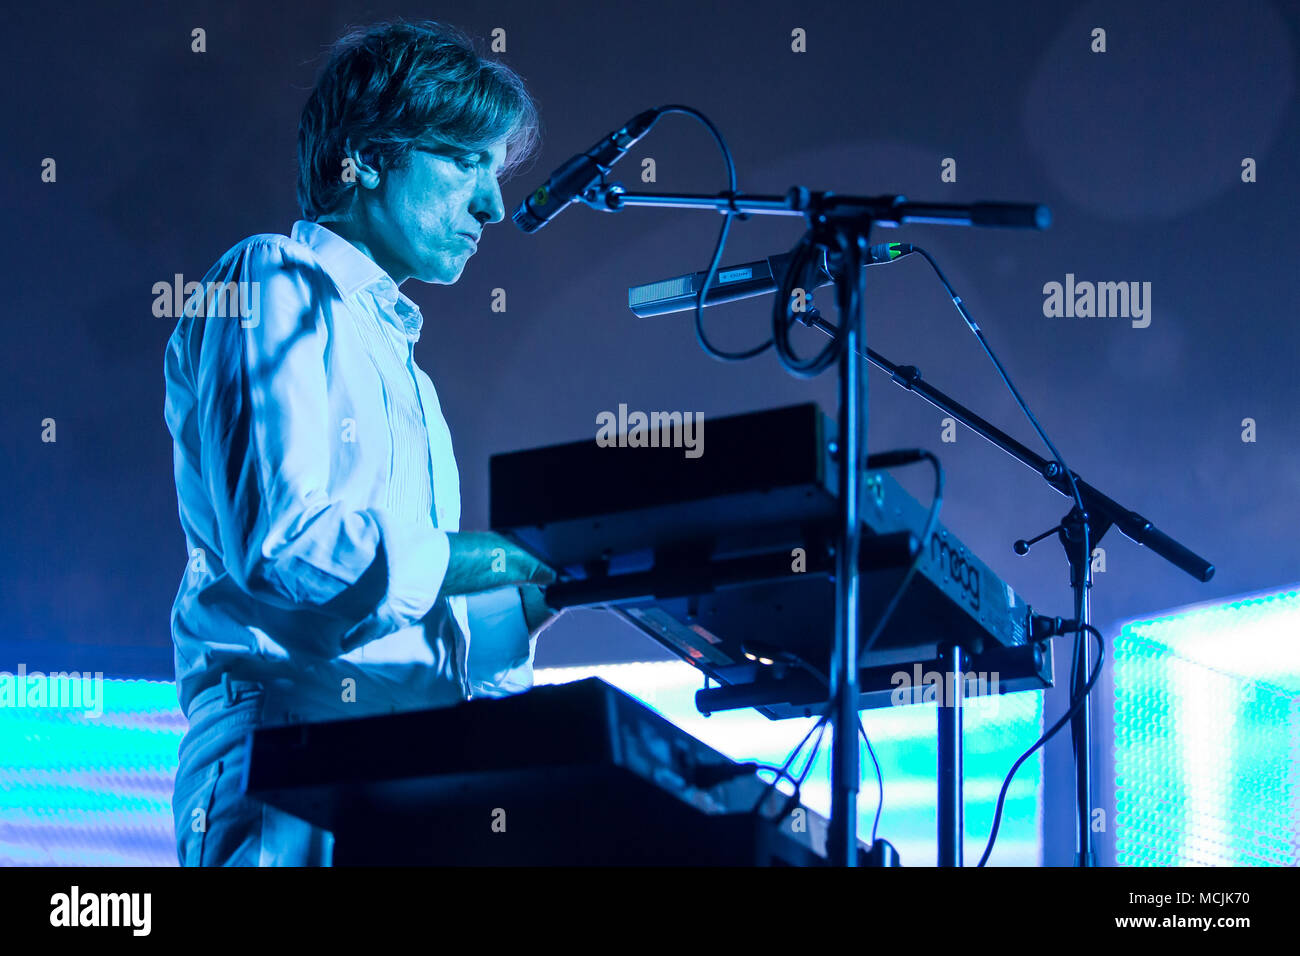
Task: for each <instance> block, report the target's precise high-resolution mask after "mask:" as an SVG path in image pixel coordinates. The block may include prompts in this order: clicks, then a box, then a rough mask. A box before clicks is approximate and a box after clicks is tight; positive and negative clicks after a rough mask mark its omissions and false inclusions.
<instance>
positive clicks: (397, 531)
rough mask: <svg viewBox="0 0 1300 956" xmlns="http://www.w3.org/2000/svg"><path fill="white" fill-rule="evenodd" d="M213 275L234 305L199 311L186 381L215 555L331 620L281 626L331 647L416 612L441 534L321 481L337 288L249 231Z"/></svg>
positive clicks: (240, 579)
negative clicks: (226, 286) (236, 287)
mask: <svg viewBox="0 0 1300 956" xmlns="http://www.w3.org/2000/svg"><path fill="white" fill-rule="evenodd" d="M219 278H224V281H227V282H229V281H234V282H239V283H247V284H248V288H249V291H248V292H247V296H248V301H249V304H250V306H251V310H250V311H251V314H250V315H249V316H248V317H247V318H238V319H237V318H208V319H205V320H204V322H205V324H204V327H203V342H202V349H201V351H200V353H199V354H200V358H199V364H200V370H199V374H198V375H197V376H196V391H197V393H198V399H199V403H200V414H199V416H198V418H199V422H200V426H199V427H200V431H201V435H200V447H201V448H202V455H203V460H204V467H203V471H204V477H205V481H206V483H207V486H208V493H209V495H210V498H211V501H212V505H213V510H214V513H215V516H216V524H217V528H216V532H217V537H218V540H219V541H220V544H221V549H222V558H223V564H224V565H225V569H226V571H227V573H229V575H230V576H231V578H232V579H233V580H234V582H235V583H236V584H237V586H238V587H239V588H240V589H242V590H244V591H246V592H247V593H248V594H250V595H252V596H253V597H255V598H258V599H259V600H261V601H264V602H267V603H269V604H271V605H274V606H276V607H279V608H282V609H285V610H290V611H303V610H306V611H312V612H316V613H318V614H321V615H325V616H326V617H327V618H332V619H335V621H337V622H338V625H339V626H337V627H328V626H326V627H321V628H307V629H304V632H305V633H310V634H313V635H314V636H313V637H311V638H305V637H303V636H302V635H301V634H290V635H287V638H288V639H291V640H294V641H299V642H302V641H308V642H310V643H309V644H306V645H302V646H298V647H296V648H292V647H291V648H289V649H290V650H294V649H297V650H300V651H306V652H309V653H312V654H317V655H321V656H325V657H330V658H332V657H336V656H338V655H340V654H344V653H347V652H348V651H350V650H352V649H353V648H355V647H357V646H359V645H361V644H365V643H367V642H368V641H372V640H375V639H377V638H379V637H382V636H384V635H386V634H390V633H392V632H394V631H397V630H400V629H401V628H403V627H407V626H409V625H411V624H413V623H415V622H416V621H418V620H419V619H420V618H422V617H424V616H425V615H426V614H427V613H428V612H429V610H430V608H431V607H432V606H433V604H434V602H435V601H436V599H437V596H438V591H439V589H440V588H441V586H442V581H443V578H444V577H445V576H446V572H447V565H448V560H449V557H450V549H449V542H448V538H447V534H446V532H444V531H440V530H438V529H437V528H435V527H434V526H433V524H432V522H430V523H429V525H428V526H420V525H416V524H411V523H403V522H399V521H397V520H396V519H395V518H394V516H393V515H392V514H391V513H389V512H388V511H387V510H386V509H383V508H378V507H369V508H356V507H353V506H351V505H350V504H349V503H348V502H346V501H344V500H341V499H340V497H339V496H338V494H337V493H336V489H334V488H332V486H331V473H332V471H333V470H334V466H335V465H336V464H337V463H336V462H335V461H334V457H335V453H334V451H333V442H332V440H331V439H332V437H333V436H335V435H337V434H338V426H337V423H335V422H333V421H332V420H331V417H330V406H329V391H328V387H327V345H328V343H329V336H330V333H329V324H328V323H327V321H326V317H327V316H332V315H333V312H334V309H335V307H336V306H337V307H338V308H339V309H340V310H341V309H342V307H343V306H342V302H341V301H340V300H339V299H338V292H337V290H336V289H335V287H334V285H333V283H332V282H331V281H330V279H329V277H328V276H327V275H326V273H325V272H324V270H323V269H322V268H321V267H320V265H319V264H318V263H316V262H315V261H314V259H313V258H311V257H309V256H308V255H306V254H304V253H302V252H299V251H297V250H295V249H294V248H293V247H292V246H288V245H286V244H285V243H283V242H275V241H269V240H263V241H254V242H252V243H250V244H249V245H248V246H247V247H246V248H244V249H243V250H242V252H241V253H239V254H238V255H237V256H235V257H234V260H233V262H232V263H231V264H230V266H229V267H228V274H227V275H226V276H224V277H219Z"/></svg>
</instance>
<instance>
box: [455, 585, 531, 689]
mask: <svg viewBox="0 0 1300 956" xmlns="http://www.w3.org/2000/svg"><path fill="white" fill-rule="evenodd" d="M466 604H467V608H468V610H467V613H468V617H469V683H470V691H471V692H472V695H473V696H474V697H506V696H508V695H510V694H518V693H520V692H521V691H525V690H528V689H529V688H530V687H532V686H533V657H534V655H535V653H536V651H537V638H536V637H530V636H529V634H528V624H527V621H526V619H525V618H524V606H523V601H522V599H521V597H520V595H519V589H518V588H517V587H506V588H497V589H496V590H494V591H483V592H480V593H478V594H470V595H468V596H467V600H466Z"/></svg>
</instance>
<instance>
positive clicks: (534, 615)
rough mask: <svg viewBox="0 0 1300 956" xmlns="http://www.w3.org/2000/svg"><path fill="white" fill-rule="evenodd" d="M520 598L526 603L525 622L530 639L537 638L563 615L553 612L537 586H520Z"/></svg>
mask: <svg viewBox="0 0 1300 956" xmlns="http://www.w3.org/2000/svg"><path fill="white" fill-rule="evenodd" d="M519 596H520V597H521V598H523V602H524V621H525V622H526V623H527V624H528V636H529V637H536V636H537V635H538V634H539V633H541V632H542V631H543V630H545V628H546V626H547V625H549V624H550V623H551V621H553V620H555V618H556V617H558V616H559V615H560V613H561V612H560V611H553V610H551V608H550V605H548V604H547V603H546V601H545V599H544V598H543V597H542V589H541V588H540V587H538V586H537V585H536V584H521V585H519Z"/></svg>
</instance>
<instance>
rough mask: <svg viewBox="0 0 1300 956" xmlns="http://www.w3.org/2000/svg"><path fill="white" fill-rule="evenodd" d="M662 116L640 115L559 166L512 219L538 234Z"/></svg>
mask: <svg viewBox="0 0 1300 956" xmlns="http://www.w3.org/2000/svg"><path fill="white" fill-rule="evenodd" d="M662 114H663V111H662V110H661V109H650V110H646V111H645V112H643V113H638V114H637V115H636V116H634V117H632V119H631V120H629V121H628V122H627V124H626V125H625V126H624V127H623V128H622V129H620V130H616V131H614V132H613V133H610V134H609V135H608V136H606V137H605V138H604V139H602V140H601V141H600V142H598V143H597V144H596V145H595V146H593V147H591V149H589V150H587V151H586V152H585V153H579V154H578V155H577V156H574V157H573V158H572V159H570V160H569V161H568V162H566V163H565V164H564V165H562V166H560V167H559V168H558V169H557V170H555V172H553V173H551V176H550V178H549V179H548V180H546V182H545V184H543V185H542V186H539V187H538V188H537V189H534V190H533V191H532V192H531V193H529V194H528V198H526V199H525V200H524V201H523V202H521V203H520V204H519V205H518V206H517V207H516V208H515V211H514V214H513V215H512V216H511V217H510V218H511V219H513V220H514V223H515V225H516V226H518V227H519V228H520V229H522V230H523V231H524V232H536V231H537V230H538V229H541V228H542V226H544V225H546V224H547V223H548V222H550V221H551V220H552V219H554V218H555V217H556V216H558V215H559V214H560V213H561V212H563V211H564V210H565V209H566V208H567V207H568V206H569V204H570V203H572V202H573V200H575V199H577V198H578V197H579V196H581V195H582V193H583V191H584V190H585V189H586V188H587V187H588V186H590V185H591V184H592V183H594V182H595V181H596V180H598V179H599V178H600V177H601V176H603V175H604V174H605V173H607V172H609V170H610V167H611V166H613V165H614V164H615V163H616V162H618V161H619V160H620V159H622V158H623V157H624V155H626V153H627V151H628V150H629V149H631V148H632V146H633V145H634V144H635V143H636V141H637V140H639V139H640V138H641V137H642V136H644V135H645V134H646V133H648V132H649V131H650V127H651V126H653V125H654V124H655V120H657V119H659V117H660V116H661V115H662Z"/></svg>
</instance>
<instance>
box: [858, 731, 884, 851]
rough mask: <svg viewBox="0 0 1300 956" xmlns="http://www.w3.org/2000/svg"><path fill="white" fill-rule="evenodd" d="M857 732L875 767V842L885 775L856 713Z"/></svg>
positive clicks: (872, 827)
mask: <svg viewBox="0 0 1300 956" xmlns="http://www.w3.org/2000/svg"><path fill="white" fill-rule="evenodd" d="M858 732H859V733H860V734H862V741H863V743H865V744H866V745H867V753H869V754H871V765H872V766H873V767H875V768H876V789H877V790H878V792H879V796H878V797H877V798H876V818H875V819H874V820H872V821H871V844H872V846H874V845H875V843H876V832H877V831H878V830H879V829H880V813H881V811H882V810H884V809H885V776H884V774H882V773H881V772H880V761H879V760H878V759H877V758H876V750H875V748H874V747H872V746H871V738H870V737H868V736H867V728H866V727H863V726H862V714H861V713H859V714H858Z"/></svg>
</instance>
